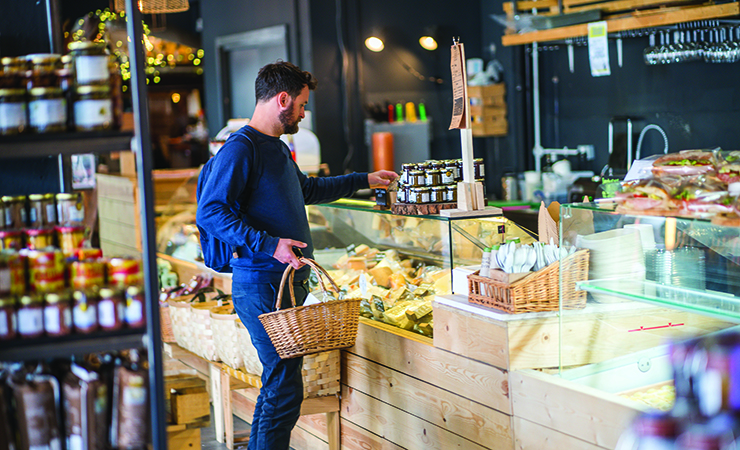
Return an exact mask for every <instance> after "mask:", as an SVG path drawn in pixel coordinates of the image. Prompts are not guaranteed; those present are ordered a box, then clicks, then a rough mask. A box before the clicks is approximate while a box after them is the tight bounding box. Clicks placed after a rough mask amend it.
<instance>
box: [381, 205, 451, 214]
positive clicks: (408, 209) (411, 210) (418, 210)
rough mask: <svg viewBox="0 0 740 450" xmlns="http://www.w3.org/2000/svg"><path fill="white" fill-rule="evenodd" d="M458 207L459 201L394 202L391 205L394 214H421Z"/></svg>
mask: <svg viewBox="0 0 740 450" xmlns="http://www.w3.org/2000/svg"><path fill="white" fill-rule="evenodd" d="M453 208H457V203H421V204H415V203H398V202H396V203H394V204H393V205H391V212H393V214H398V215H403V216H419V215H426V216H428V215H431V214H439V213H440V211H442V210H443V209H453Z"/></svg>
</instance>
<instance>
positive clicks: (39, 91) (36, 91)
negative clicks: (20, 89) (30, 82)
mask: <svg viewBox="0 0 740 450" xmlns="http://www.w3.org/2000/svg"><path fill="white" fill-rule="evenodd" d="M28 93H29V94H31V96H32V97H33V96H36V95H49V94H61V93H62V88H60V87H37V88H33V89H31V90H30V91H28Z"/></svg>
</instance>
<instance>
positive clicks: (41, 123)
mask: <svg viewBox="0 0 740 450" xmlns="http://www.w3.org/2000/svg"><path fill="white" fill-rule="evenodd" d="M28 127H29V129H30V130H31V131H33V132H35V133H58V132H60V131H65V130H66V129H67V100H66V99H65V98H64V94H63V92H62V88H60V87H37V88H33V89H31V90H30V91H29V97H28Z"/></svg>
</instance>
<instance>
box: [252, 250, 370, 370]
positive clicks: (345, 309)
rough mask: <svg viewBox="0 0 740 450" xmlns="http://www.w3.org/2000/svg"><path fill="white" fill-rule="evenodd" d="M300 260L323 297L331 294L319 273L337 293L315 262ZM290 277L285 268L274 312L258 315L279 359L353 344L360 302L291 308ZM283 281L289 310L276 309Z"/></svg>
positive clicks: (293, 295) (278, 307)
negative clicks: (307, 267) (313, 276)
mask: <svg viewBox="0 0 740 450" xmlns="http://www.w3.org/2000/svg"><path fill="white" fill-rule="evenodd" d="M300 261H301V262H303V263H305V264H308V265H309V266H311V269H313V270H314V271H315V272H316V274H317V276H318V278H319V282H320V285H321V289H322V291H323V292H324V297H326V296H328V295H331V294H330V293H329V292H328V291H327V290H326V287H325V285H324V282H323V281H322V274H323V275H324V276H326V278H327V280H329V283H330V284H331V286H332V288H333V289H334V291H335V292H337V294H338V293H339V288H337V285H336V284H335V283H334V281H333V280H332V279H331V277H329V274H327V273H326V271H325V270H324V269H323V268H322V267H321V266H319V265H318V264H317V263H316V262H315V261H313V260H311V259H308V258H300ZM294 275H295V271H294V270H293V268H292V267H291V266H288V267H287V268H286V269H285V272H284V273H283V278H282V280H281V281H280V289H279V292H278V296H277V302H276V305H275V309H277V311H275V312H271V313H266V314H262V315H260V316H259V319H260V321H261V322H262V325H263V326H264V327H265V331H266V332H267V334H268V336H270V340H271V341H272V344H273V345H274V346H275V350H276V351H277V353H278V355H279V356H280V358H282V359H287V358H295V357H298V356H303V355H309V354H313V353H320V352H324V351H328V350H334V349H340V348H346V347H351V346H353V345H355V339H356V338H357V324H358V322H359V318H360V301H361V299H359V298H356V299H354V298H352V299H343V300H329V301H324V302H321V303H318V304H313V305H308V306H295V293H294V291H293V277H294ZM286 282H287V284H288V288H289V292H290V299H291V302H292V305H293V307H292V308H286V309H280V302H281V300H282V298H283V287H284V286H285V284H286Z"/></svg>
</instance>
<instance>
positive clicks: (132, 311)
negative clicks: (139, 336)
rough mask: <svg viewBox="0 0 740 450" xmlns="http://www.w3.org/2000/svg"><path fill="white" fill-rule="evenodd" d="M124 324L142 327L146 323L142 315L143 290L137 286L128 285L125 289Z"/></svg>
mask: <svg viewBox="0 0 740 450" xmlns="http://www.w3.org/2000/svg"><path fill="white" fill-rule="evenodd" d="M125 318H126V325H128V326H129V327H132V328H138V327H143V326H144V325H145V324H146V316H145V315H144V291H142V290H141V288H140V287H138V286H129V287H128V288H127V289H126V314H125Z"/></svg>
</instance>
